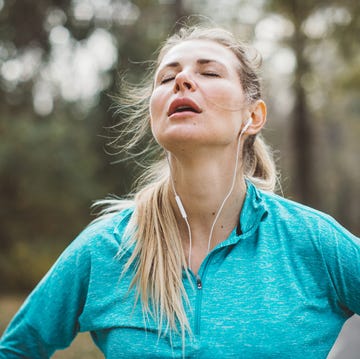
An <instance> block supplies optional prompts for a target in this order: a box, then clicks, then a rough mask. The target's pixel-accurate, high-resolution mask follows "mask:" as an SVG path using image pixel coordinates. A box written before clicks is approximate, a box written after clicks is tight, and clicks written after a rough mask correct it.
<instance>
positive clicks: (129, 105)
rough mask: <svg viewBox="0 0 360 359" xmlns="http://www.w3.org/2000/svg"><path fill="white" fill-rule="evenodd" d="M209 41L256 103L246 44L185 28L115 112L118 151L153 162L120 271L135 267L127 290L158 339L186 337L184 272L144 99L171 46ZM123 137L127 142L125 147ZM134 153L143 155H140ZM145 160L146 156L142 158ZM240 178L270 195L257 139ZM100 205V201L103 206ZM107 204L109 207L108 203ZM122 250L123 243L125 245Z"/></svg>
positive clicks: (265, 159)
mask: <svg viewBox="0 0 360 359" xmlns="http://www.w3.org/2000/svg"><path fill="white" fill-rule="evenodd" d="M195 39H197V40H210V41H214V42H216V43H219V44H221V45H223V46H225V47H227V48H229V49H230V50H231V51H232V52H233V53H234V54H235V55H236V57H237V58H238V60H239V65H240V66H239V70H238V72H239V78H240V81H241V84H242V87H243V90H244V93H245V94H246V99H247V101H248V103H249V104H251V103H253V102H255V101H257V100H259V99H261V86H260V80H259V76H258V73H257V70H258V68H259V66H260V64H261V58H260V56H259V54H258V53H256V52H254V50H253V49H250V48H249V47H248V46H247V45H245V44H244V43H242V42H239V41H237V40H236V39H235V38H234V36H233V35H232V34H231V33H230V32H228V31H225V30H223V29H220V28H203V27H184V28H181V29H180V30H179V31H178V32H177V33H176V34H175V35H173V36H171V37H170V38H168V39H167V40H166V42H165V43H164V45H163V46H162V48H161V50H160V51H159V55H158V58H157V62H155V63H154V64H153V65H154V66H153V68H152V71H150V72H149V74H150V75H149V76H148V77H147V78H146V80H144V83H142V84H141V85H138V86H128V85H126V86H125V87H123V92H122V93H123V94H124V95H125V97H124V96H122V97H121V98H120V99H119V107H118V112H119V113H121V114H122V116H123V122H122V123H121V124H120V125H119V126H122V127H121V129H120V135H119V136H118V138H117V139H116V140H115V141H114V143H113V144H114V145H115V146H117V148H118V149H119V152H125V153H127V155H128V157H129V156H131V157H132V158H135V159H138V158H140V157H144V156H145V155H149V154H150V155H149V156H148V157H147V158H146V159H149V158H152V159H154V158H155V160H154V162H153V163H152V165H151V166H150V169H149V170H148V171H146V172H145V174H144V176H142V178H141V180H140V181H139V182H138V188H137V191H136V194H135V195H134V196H133V201H134V205H135V210H134V214H133V216H132V218H131V220H130V223H129V228H130V230H129V233H131V236H130V242H129V243H128V245H133V246H134V251H133V253H132V256H131V257H130V258H129V260H128V262H127V264H126V266H125V268H124V271H127V270H129V269H130V267H131V266H132V265H134V268H135V272H134V276H133V280H132V283H131V287H135V288H136V291H137V297H136V298H137V299H136V300H138V299H140V300H141V303H142V308H143V312H144V314H145V315H146V316H148V315H151V316H153V317H154V318H155V319H156V320H157V321H158V323H159V335H160V334H161V331H162V330H163V325H165V332H167V330H169V329H170V331H171V330H174V331H176V332H181V334H182V337H183V338H184V335H185V333H186V332H188V333H191V330H190V325H189V322H188V318H187V316H186V311H185V305H186V300H187V296H186V292H185V289H184V286H183V282H182V270H183V269H184V268H187V263H186V258H185V255H184V250H183V247H182V240H181V237H180V233H179V229H178V225H177V222H176V219H175V215H174V211H173V208H172V206H171V202H170V195H171V194H172V190H171V185H170V174H169V168H168V165H167V163H166V161H165V158H164V152H163V151H162V149H161V148H160V146H158V145H157V144H156V141H155V140H154V138H153V137H152V136H151V130H150V118H149V99H150V96H151V93H152V86H153V76H154V73H155V70H156V67H157V66H158V65H159V63H160V62H161V60H162V58H163V56H164V55H165V54H166V53H167V52H168V51H169V50H170V49H171V48H172V47H174V46H175V45H177V44H179V43H180V42H182V41H186V40H195ZM124 136H125V137H127V136H129V137H127V140H126V141H125V143H124ZM139 148H140V149H141V148H142V150H139ZM145 157H146V156H145ZM242 159H243V173H244V176H245V177H246V178H247V179H249V180H250V181H251V182H253V183H254V184H255V185H256V186H257V187H258V188H260V189H263V190H266V191H273V190H274V187H275V183H276V171H275V165H274V161H273V159H272V155H271V151H270V149H269V148H268V146H267V145H266V144H265V142H264V140H263V139H262V137H261V136H259V135H257V136H255V135H253V136H249V137H248V138H247V139H246V141H245V143H244V146H243V153H242ZM102 203H104V201H103V202H102ZM108 204H109V202H108ZM126 205H127V202H125V201H121V200H117V201H111V202H110V206H109V207H108V208H107V209H106V212H107V213H109V212H117V211H119V210H121V209H122V208H124V207H125V206H126ZM124 245H127V244H124Z"/></svg>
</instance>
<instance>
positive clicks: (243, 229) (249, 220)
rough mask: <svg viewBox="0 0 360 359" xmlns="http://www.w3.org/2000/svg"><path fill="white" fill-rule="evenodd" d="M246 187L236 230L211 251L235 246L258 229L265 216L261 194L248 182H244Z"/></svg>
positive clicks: (264, 206)
mask: <svg viewBox="0 0 360 359" xmlns="http://www.w3.org/2000/svg"><path fill="white" fill-rule="evenodd" d="M246 186H247V190H246V195H245V199H244V204H243V207H242V209H241V213H240V218H239V223H238V226H237V228H235V229H234V230H233V231H232V233H231V234H230V236H229V237H228V238H227V239H226V240H225V241H223V242H221V243H219V244H218V245H217V246H216V247H215V248H214V249H213V250H216V249H219V248H222V247H225V246H229V245H233V244H236V243H237V242H238V241H239V240H240V239H245V238H248V237H250V236H251V235H252V234H253V233H254V232H255V231H256V230H257V229H258V227H259V224H260V222H261V220H262V219H263V218H264V217H265V216H266V215H267V209H266V205H265V203H264V201H263V199H262V197H261V192H260V191H259V190H258V189H257V188H256V187H255V186H254V185H253V184H252V183H251V182H250V181H249V180H246Z"/></svg>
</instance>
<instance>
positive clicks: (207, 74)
mask: <svg viewBox="0 0 360 359" xmlns="http://www.w3.org/2000/svg"><path fill="white" fill-rule="evenodd" d="M202 75H203V76H208V77H220V75H219V74H218V73H216V72H203V73H202Z"/></svg>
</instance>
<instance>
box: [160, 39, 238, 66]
mask: <svg viewBox="0 0 360 359" xmlns="http://www.w3.org/2000/svg"><path fill="white" fill-rule="evenodd" d="M198 59H209V60H214V61H217V62H220V63H222V64H224V65H225V66H227V67H229V68H233V69H234V70H236V69H237V68H238V66H239V60H238V58H237V57H236V55H235V54H234V53H233V52H232V51H231V50H230V49H228V48H227V47H225V46H223V45H221V44H219V43H217V42H215V41H211V40H185V41H183V42H180V43H179V44H177V45H175V46H173V47H172V48H171V49H170V50H169V51H168V52H166V53H165V55H164V56H163V58H162V59H161V61H160V64H159V66H158V69H161V68H162V67H163V66H166V64H168V63H174V62H179V63H180V65H181V63H183V62H191V61H197V60H198Z"/></svg>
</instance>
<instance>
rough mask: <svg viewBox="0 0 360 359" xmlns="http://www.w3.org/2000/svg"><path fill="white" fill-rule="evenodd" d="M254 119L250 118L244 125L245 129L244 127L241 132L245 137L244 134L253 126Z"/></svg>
mask: <svg viewBox="0 0 360 359" xmlns="http://www.w3.org/2000/svg"><path fill="white" fill-rule="evenodd" d="M252 121H253V120H252V118H251V117H249V118H248V119H247V120H246V122H245V124H244V127H243V129H242V130H241V135H243V134H244V133H245V131H246V130H247V129H248V128H249V127H250V126H251V124H252Z"/></svg>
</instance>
